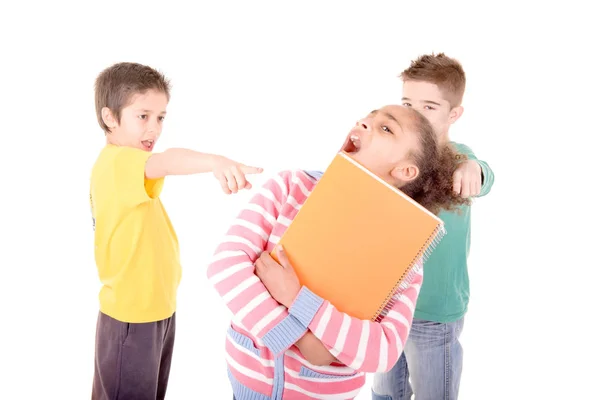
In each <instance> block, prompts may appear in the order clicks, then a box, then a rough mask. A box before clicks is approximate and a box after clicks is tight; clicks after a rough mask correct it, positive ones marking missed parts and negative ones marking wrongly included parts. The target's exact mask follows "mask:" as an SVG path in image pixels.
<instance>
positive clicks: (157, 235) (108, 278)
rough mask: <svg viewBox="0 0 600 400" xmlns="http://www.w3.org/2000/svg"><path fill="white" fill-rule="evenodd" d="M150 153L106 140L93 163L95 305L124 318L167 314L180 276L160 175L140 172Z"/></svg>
mask: <svg viewBox="0 0 600 400" xmlns="http://www.w3.org/2000/svg"><path fill="white" fill-rule="evenodd" d="M151 155H152V154H151V153H149V152H145V151H143V150H139V149H136V148H132V147H119V146H114V145H107V146H106V147H105V148H104V149H103V150H102V152H101V153H100V155H99V157H98V159H97V160H96V163H95V164H94V167H93V169H92V177H91V186H90V201H91V206H92V216H93V218H94V227H95V228H94V229H95V257H96V265H97V267H98V275H99V277H100V281H101V282H102V285H103V286H102V289H101V290H100V296H99V298H100V311H102V312H103V313H104V314H107V315H109V316H111V317H113V318H115V319H117V320H119V321H123V322H132V323H137V322H151V321H159V320H162V319H165V318H169V317H170V316H172V315H173V313H174V312H175V306H176V297H177V288H178V286H179V281H180V280H181V264H180V261H179V243H178V240H177V235H176V234H175V230H174V229H173V226H172V225H171V221H170V220H169V217H168V215H167V212H166V211H165V209H164V207H163V204H162V203H161V201H160V199H159V198H158V196H159V195H160V192H161V190H162V187H163V183H164V178H161V179H156V180H149V179H146V178H145V172H144V171H145V167H146V161H147V160H148V158H149V157H150V156H151Z"/></svg>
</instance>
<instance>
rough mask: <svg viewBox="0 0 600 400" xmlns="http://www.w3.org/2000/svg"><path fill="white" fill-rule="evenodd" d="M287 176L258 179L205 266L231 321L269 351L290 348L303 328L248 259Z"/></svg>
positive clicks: (262, 242) (280, 199) (281, 197)
mask: <svg viewBox="0 0 600 400" xmlns="http://www.w3.org/2000/svg"><path fill="white" fill-rule="evenodd" d="M291 178H292V176H291V173H282V174H280V175H278V176H277V177H276V178H275V179H271V180H269V181H267V182H266V183H265V184H264V186H263V187H262V188H261V190H260V191H259V192H258V193H257V194H256V195H255V196H254V197H253V198H252V199H251V200H250V202H249V204H248V205H247V206H246V207H245V209H243V210H242V212H241V213H240V214H239V215H238V218H237V219H236V220H235V222H234V224H233V225H232V226H231V227H230V228H229V231H228V232H227V235H226V237H225V240H224V241H223V242H222V243H221V244H220V245H219V246H218V248H217V250H216V252H215V254H214V257H213V261H212V262H211V263H210V265H209V267H208V272H207V275H208V279H209V281H210V283H211V284H212V285H213V286H214V287H215V289H216V290H217V292H219V294H220V295H221V296H222V297H223V299H224V300H225V302H226V304H227V306H228V307H229V309H230V310H231V311H232V312H233V314H234V317H233V318H234V320H235V321H236V323H238V324H240V325H241V326H243V327H244V328H245V329H246V330H247V331H248V332H250V333H251V334H252V335H253V336H255V337H258V338H260V339H261V340H262V341H263V342H264V344H265V345H266V346H267V347H268V348H269V350H271V352H273V353H274V354H275V355H278V354H280V353H282V352H283V351H285V350H287V349H288V348H290V347H291V346H292V345H293V344H294V343H296V342H297V341H298V339H300V338H301V337H302V336H303V335H304V334H305V333H306V332H307V329H306V327H305V326H303V325H301V324H300V323H299V322H298V321H297V319H296V318H294V317H291V316H290V315H289V314H288V312H287V309H286V308H285V307H283V306H282V305H280V304H279V303H278V302H277V301H275V300H274V299H273V298H272V297H271V295H270V294H269V292H268V291H267V289H266V288H265V286H264V285H263V284H262V282H261V281H260V280H259V279H258V277H257V276H256V275H255V274H254V270H255V268H254V263H255V262H256V261H257V259H258V258H259V256H260V254H261V253H262V252H263V251H264V250H266V249H267V248H268V247H269V237H270V236H271V233H272V231H273V227H274V225H275V223H276V220H277V218H278V217H279V214H280V212H281V210H282V206H283V204H284V203H285V202H286V199H287V197H288V193H289V188H290V185H291ZM275 234H281V233H278V232H275ZM271 246H272V245H271Z"/></svg>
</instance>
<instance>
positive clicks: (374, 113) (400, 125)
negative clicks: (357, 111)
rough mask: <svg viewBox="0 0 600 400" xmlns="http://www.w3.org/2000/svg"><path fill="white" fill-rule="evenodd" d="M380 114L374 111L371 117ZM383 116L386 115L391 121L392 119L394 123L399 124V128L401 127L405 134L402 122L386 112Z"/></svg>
mask: <svg viewBox="0 0 600 400" xmlns="http://www.w3.org/2000/svg"><path fill="white" fill-rule="evenodd" d="M378 113H379V110H373V111H371V112H370V113H369V115H376V114H378ZM383 115H385V116H386V117H388V118H389V119H391V120H392V121H394V122H395V123H396V124H398V126H399V127H400V130H402V131H403V132H404V127H403V126H402V124H401V123H400V121H398V120H397V119H396V117H394V116H393V115H392V114H390V113H388V112H384V113H383Z"/></svg>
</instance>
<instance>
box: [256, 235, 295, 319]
mask: <svg viewBox="0 0 600 400" xmlns="http://www.w3.org/2000/svg"><path fill="white" fill-rule="evenodd" d="M276 251H277V257H278V258H279V261H280V262H281V265H280V264H278V263H277V261H275V260H274V259H273V257H271V255H270V254H269V253H268V252H266V251H263V253H262V254H261V255H260V257H259V258H258V260H256V262H255V263H254V268H255V270H256V275H257V276H258V277H259V279H260V280H261V281H262V283H263V285H265V287H266V288H267V290H268V291H269V293H271V296H272V297H273V298H274V299H275V300H276V301H277V302H279V303H280V304H283V305H284V306H286V307H287V308H290V306H291V305H292V303H293V302H294V300H295V299H296V296H298V292H300V289H301V287H300V282H299V281H298V276H297V275H296V272H295V271H294V267H292V265H291V264H290V262H289V260H288V258H287V256H286V254H285V252H284V250H283V248H282V247H281V246H277V248H276Z"/></svg>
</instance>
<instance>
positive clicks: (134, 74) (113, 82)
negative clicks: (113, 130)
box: [94, 62, 171, 133]
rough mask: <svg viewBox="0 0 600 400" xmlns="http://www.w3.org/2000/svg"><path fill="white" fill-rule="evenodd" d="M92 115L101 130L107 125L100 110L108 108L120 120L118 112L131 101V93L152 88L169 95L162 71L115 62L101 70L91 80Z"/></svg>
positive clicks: (168, 87) (106, 130)
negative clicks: (94, 100)
mask: <svg viewBox="0 0 600 400" xmlns="http://www.w3.org/2000/svg"><path fill="white" fill-rule="evenodd" d="M94 89H95V99H96V117H97V118H98V123H99V124H100V127H101V128H102V129H103V130H104V132H105V133H109V132H110V130H109V128H108V126H106V124H105V123H104V121H103V120H102V109H103V108H104V107H108V108H109V109H110V111H111V112H112V113H113V115H114V116H115V118H116V119H117V121H121V111H122V110H123V108H125V107H127V105H128V104H129V103H130V102H131V98H132V96H133V95H135V94H141V93H145V92H146V91H148V90H150V89H155V90H158V91H160V92H163V93H164V94H166V95H167V99H169V98H170V91H171V85H170V83H169V81H168V80H167V79H166V78H165V76H164V75H163V74H161V73H160V72H158V71H157V70H155V69H153V68H151V67H148V66H146V65H142V64H137V63H128V62H123V63H117V64H114V65H112V66H110V67H108V68H106V69H105V70H104V71H102V72H101V73H100V74H99V75H98V77H97V78H96V82H95V88H94Z"/></svg>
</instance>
